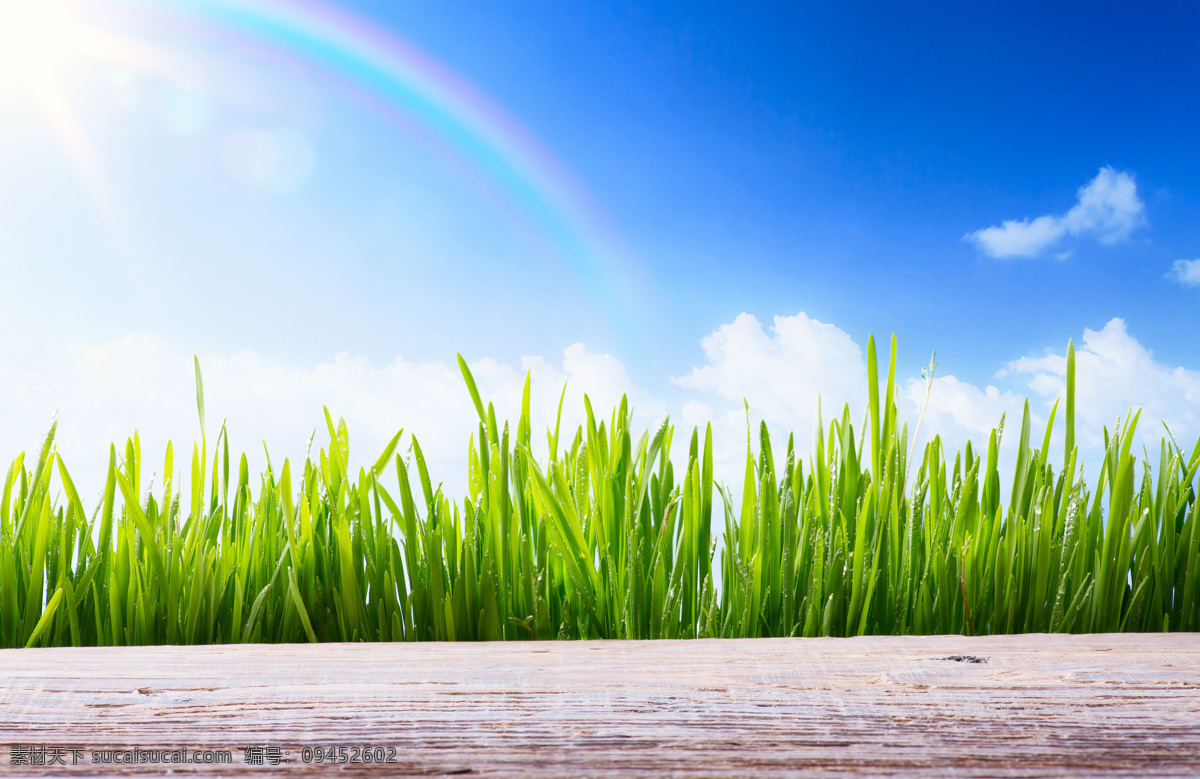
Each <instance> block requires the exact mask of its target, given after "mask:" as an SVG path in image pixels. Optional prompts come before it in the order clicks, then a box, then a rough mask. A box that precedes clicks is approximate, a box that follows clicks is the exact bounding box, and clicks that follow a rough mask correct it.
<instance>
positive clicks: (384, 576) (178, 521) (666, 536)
mask: <svg viewBox="0 0 1200 779" xmlns="http://www.w3.org/2000/svg"><path fill="white" fill-rule="evenodd" d="M460 365H461V367H462V371H463V376H464V379H465V382H466V388H467V391H469V392H470V394H471V397H472V399H473V401H474V404H475V407H476V409H477V410H478V412H479V428H478V432H477V433H476V434H475V435H473V436H472V438H471V441H470V445H469V456H468V463H467V467H468V470H469V480H468V483H469V485H470V487H469V493H470V494H469V495H467V496H465V497H464V498H461V499H457V500H455V499H452V498H451V497H450V496H447V495H444V494H442V492H441V491H440V490H437V489H434V487H433V484H434V481H433V480H432V479H431V476H430V474H429V473H428V471H427V469H426V467H425V462H424V459H423V457H422V455H421V448H420V445H419V443H418V442H417V441H416V440H415V439H410V445H409V447H408V449H410V450H411V457H410V458H407V459H406V458H404V457H402V456H400V455H399V454H398V453H397V451H398V449H400V446H399V444H400V440H401V434H400V433H397V434H396V436H395V438H393V439H392V441H391V443H390V444H389V445H388V446H387V448H386V449H385V451H383V452H382V453H381V454H380V456H379V457H378V459H377V460H376V461H375V463H374V465H373V466H372V467H371V468H370V469H360V470H359V471H358V472H357V473H352V472H350V470H349V468H348V466H347V463H348V462H349V444H348V441H349V436H348V433H347V430H346V427H345V424H344V423H342V422H340V421H339V422H338V423H335V422H334V421H333V419H332V418H331V417H330V416H329V414H328V412H327V413H326V423H327V427H328V432H329V438H330V441H329V445H328V447H327V448H325V449H322V450H320V452H319V454H318V455H317V456H316V457H312V458H309V459H308V460H306V462H304V463H303V464H302V465H297V466H296V467H293V466H292V464H291V463H289V462H286V461H285V462H284V463H283V464H282V466H281V467H279V468H277V469H276V468H273V467H272V466H271V465H270V463H268V465H267V470H266V472H265V473H263V474H262V475H261V476H255V477H254V478H253V480H252V478H251V475H250V473H249V471H248V467H247V461H246V458H245V456H244V455H243V456H241V457H240V458H231V456H230V452H229V444H228V439H227V438H226V437H225V435H224V431H223V430H222V432H221V434H220V435H219V436H218V437H217V439H216V442H215V443H214V444H212V445H211V447H210V442H208V441H205V440H202V441H200V442H197V443H196V444H195V445H194V446H193V449H192V452H191V457H190V463H189V465H188V467H189V469H190V471H189V473H190V478H188V479H187V481H186V484H187V485H188V486H187V494H181V491H180V490H176V489H175V484H176V483H177V482H178V483H182V482H183V480H182V479H180V478H179V475H178V471H177V468H176V460H175V455H174V452H173V449H172V447H171V446H170V445H168V447H167V451H166V454H165V458H164V461H163V463H162V465H163V468H162V473H164V474H175V476H174V477H173V478H168V479H166V481H165V483H164V484H163V485H161V486H160V488H159V490H158V491H157V492H154V493H152V492H151V490H150V489H149V488H148V485H147V484H146V483H145V482H144V481H143V474H144V472H145V471H146V470H148V468H147V467H146V461H145V460H144V459H143V454H142V452H141V447H140V444H139V441H138V438H137V435H136V434H135V435H134V437H133V438H132V439H130V440H129V441H128V442H127V443H126V445H125V447H124V449H123V451H122V450H118V449H117V448H116V447H115V446H114V447H113V448H112V449H111V451H110V464H109V468H108V476H107V485H106V488H105V491H104V494H103V496H102V498H101V499H100V500H99V501H98V503H97V505H96V508H95V510H93V511H90V512H89V511H88V510H87V509H86V508H85V504H84V503H83V501H82V499H81V497H80V495H79V494H78V493H77V491H76V489H75V487H74V485H73V483H72V481H71V478H70V475H69V473H68V470H67V467H66V465H65V463H63V461H62V459H61V458H60V457H58V455H57V453H56V452H55V450H54V446H53V443H54V428H53V427H51V429H50V432H49V434H48V435H47V437H46V441H45V443H44V444H43V446H42V448H41V450H40V452H38V454H37V459H36V461H35V462H31V461H27V460H26V459H25V457H24V455H21V456H18V457H17V458H16V460H15V461H14V462H13V464H12V466H11V467H10V468H9V470H8V474H7V476H6V478H5V482H4V491H3V495H2V496H0V646H3V647H23V646H25V647H32V646H56V645H77V646H79V645H81V646H89V645H129V644H197V643H232V642H302V641H413V640H418V641H425V640H448V641H454V640H495V639H509V640H520V639H550V638H564V639H569V638H686V637H697V636H700V637H754V636H789V635H797V636H829V635H832V636H846V635H862V634H937V633H962V634H991V633H1020V632H1109V631H1165V630H1197V629H1200V584H1198V583H1197V576H1198V574H1200V531H1198V530H1197V523H1198V521H1200V520H1198V517H1197V513H1198V511H1200V510H1198V509H1197V506H1198V505H1200V504H1198V502H1197V499H1196V474H1197V469H1198V468H1200V442H1197V445H1196V446H1194V447H1193V449H1192V451H1191V452H1190V453H1189V452H1188V451H1187V450H1186V449H1185V448H1183V447H1182V446H1180V445H1179V444H1177V443H1176V442H1175V441H1173V440H1171V439H1170V438H1167V439H1164V440H1163V442H1162V444H1161V447H1160V449H1159V452H1158V453H1157V458H1154V459H1153V460H1152V461H1151V460H1149V459H1144V458H1139V457H1138V456H1137V454H1136V453H1134V452H1132V451H1131V450H1132V442H1133V436H1134V431H1135V428H1136V425H1137V415H1136V414H1131V415H1130V416H1129V417H1127V418H1126V420H1124V421H1123V422H1122V423H1121V424H1120V425H1119V426H1118V427H1117V428H1116V429H1114V430H1112V431H1108V430H1105V431H1104V440H1105V442H1106V453H1105V455H1104V458H1103V465H1102V468H1101V470H1100V473H1099V474H1098V476H1097V480H1096V482H1095V484H1094V485H1093V486H1092V487H1091V488H1089V487H1088V486H1087V485H1086V484H1085V483H1084V482H1083V479H1082V476H1081V475H1080V474H1079V468H1078V463H1077V458H1078V450H1077V448H1076V446H1075V419H1074V416H1075V415H1074V384H1075V377H1074V349H1073V347H1072V348H1071V349H1069V350H1068V356H1067V393H1066V398H1065V404H1064V408H1063V409H1062V411H1063V414H1062V417H1063V419H1062V421H1061V424H1062V425H1063V428H1064V434H1063V438H1064V439H1065V446H1064V449H1063V451H1061V452H1058V453H1057V454H1059V455H1061V458H1062V459H1061V460H1060V459H1057V458H1055V457H1052V455H1053V454H1056V453H1052V452H1051V451H1050V441H1051V432H1052V430H1053V428H1054V424H1055V420H1056V416H1057V412H1058V407H1057V406H1056V407H1055V410H1054V411H1052V412H1051V414H1050V419H1049V423H1048V424H1047V426H1046V429H1045V431H1044V432H1042V434H1041V435H1040V437H1035V436H1036V431H1034V430H1031V429H1030V417H1029V409H1028V404H1026V408H1025V414H1024V418H1023V419H1022V420H1021V422H1020V427H1019V429H1018V430H1017V431H1016V432H1015V433H1014V432H1009V433H1008V435H1010V436H1011V435H1016V436H1017V437H1018V456H1017V460H1016V465H1015V471H1014V472H1013V473H1012V474H1011V475H1010V476H1011V478H1008V479H1006V483H1008V484H1011V485H1012V486H1011V492H1009V494H1008V495H1002V494H1001V491H1000V481H1001V480H1000V474H999V471H998V451H999V446H1000V439H1001V434H1002V432H1003V422H1001V425H1000V427H998V428H997V429H995V430H993V431H992V433H991V436H990V437H989V440H988V441H987V442H986V443H984V442H981V445H980V446H979V447H978V448H975V447H973V446H971V445H970V444H968V445H967V446H966V448H965V450H964V451H960V452H948V451H946V450H945V449H944V448H943V447H942V445H941V442H940V441H939V440H938V439H936V438H935V439H934V440H933V441H931V442H930V443H929V444H928V445H927V446H925V448H924V449H923V450H922V451H919V452H913V451H910V434H909V430H908V426H907V424H906V423H905V422H903V421H902V420H900V419H899V418H898V415H897V412H896V405H895V402H894V399H895V394H896V393H895V341H894V339H893V342H892V347H891V358H890V360H889V363H888V371H887V377H886V388H885V389H884V390H883V392H882V393H881V392H880V388H881V382H880V381H879V378H878V376H879V371H878V362H877V355H876V350H875V344H874V341H873V340H872V341H871V342H870V343H869V345H868V388H869V396H870V401H869V407H868V408H867V410H866V415H865V416H864V424H863V425H862V426H861V429H859V430H855V428H854V426H853V425H852V424H851V416H850V410H849V409H848V408H846V409H843V410H842V412H841V414H840V415H839V416H838V417H837V418H836V419H834V420H832V421H831V422H830V423H829V424H828V427H826V426H825V425H824V424H823V423H821V424H818V426H817V431H818V433H817V435H816V437H815V440H814V441H813V442H811V448H809V447H808V446H807V445H806V444H798V443H797V442H795V441H793V440H791V439H790V438H789V440H788V441H787V442H786V446H782V447H779V446H777V445H775V444H773V443H772V441H771V440H770V437H769V435H768V433H767V428H766V426H765V425H762V426H760V427H759V431H758V435H757V439H758V440H757V441H752V440H748V442H747V452H746V467H745V478H744V482H743V484H742V487H741V490H740V496H741V498H740V502H739V503H738V505H733V503H732V500H731V499H730V497H729V496H730V494H731V493H730V492H729V491H728V490H726V489H725V488H724V487H723V486H722V485H718V484H714V479H713V465H712V434H711V428H710V429H709V430H706V431H699V430H693V431H691V432H690V433H686V434H685V436H686V440H684V439H682V438H681V440H680V441H675V430H674V428H672V427H671V426H670V425H669V424H666V423H664V424H663V425H662V426H661V427H660V428H659V429H657V430H654V431H646V432H638V431H634V430H631V429H630V423H629V414H628V409H627V407H626V404H625V403H624V402H622V404H621V406H620V407H619V408H617V409H616V410H614V411H612V413H611V414H609V415H608V417H607V418H598V417H597V416H596V415H595V414H594V413H593V409H592V408H591V406H590V404H588V405H587V408H586V411H587V422H586V424H585V425H584V426H582V427H581V428H580V429H577V430H575V431H566V430H561V429H558V428H557V427H556V429H554V430H548V431H546V432H545V435H546V436H547V443H548V451H549V452H550V454H549V456H548V458H547V459H546V460H545V461H541V462H539V461H538V460H537V459H536V458H535V457H534V456H533V454H532V452H531V447H532V439H533V436H534V434H535V432H534V431H533V430H532V429H531V426H530V422H529V419H530V416H529V385H528V381H527V382H526V387H525V395H524V402H523V413H522V415H521V418H520V420H519V421H518V422H517V425H516V428H515V430H512V429H510V428H509V426H508V425H507V424H505V425H503V426H501V424H500V423H499V421H498V420H497V419H496V416H495V413H494V411H493V408H492V406H491V405H490V404H489V405H486V406H485V405H484V403H483V400H482V399H481V398H480V397H479V393H478V391H477V390H476V387H475V383H474V380H473V379H472V377H471V375H470V372H469V370H468V369H467V367H466V363H465V362H463V361H462V360H461V358H460ZM197 400H198V408H199V413H200V417H201V428H202V429H203V425H204V402H203V389H202V384H201V379H200V375H199V367H198V363H197ZM585 404H586V400H585ZM914 433H915V431H914ZM538 435H541V434H540V433H538ZM751 438H753V437H751ZM912 438H915V435H914V436H912ZM673 447H675V449H674V451H676V452H680V453H681V452H682V450H686V453H687V454H686V458H682V457H673V456H672V452H673ZM806 450H807V453H806ZM676 462H678V463H681V464H682V463H686V466H681V467H680V468H679V469H678V470H676V468H675V463H676ZM156 465H157V463H156ZM718 539H723V543H720V544H718V543H717V541H718Z"/></svg>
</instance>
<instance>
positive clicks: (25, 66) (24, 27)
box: [0, 0, 82, 91]
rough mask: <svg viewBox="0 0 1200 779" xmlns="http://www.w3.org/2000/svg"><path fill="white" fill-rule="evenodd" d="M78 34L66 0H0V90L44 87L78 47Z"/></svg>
mask: <svg viewBox="0 0 1200 779" xmlns="http://www.w3.org/2000/svg"><path fill="white" fill-rule="evenodd" d="M81 36H82V25H81V24H80V20H79V18H78V16H77V15H76V13H75V9H74V7H73V5H72V4H71V3H69V2H66V0H0V90H3V89H6V88H8V89H11V88H13V87H18V88H26V89H32V90H35V91H36V90H39V89H44V88H45V86H46V84H47V83H48V82H50V81H52V80H53V79H54V78H55V76H56V75H57V74H58V73H59V71H60V70H61V69H62V67H63V66H64V65H65V64H66V63H67V61H68V60H69V59H70V58H71V56H72V54H74V53H75V52H76V51H77V50H78V48H79V42H80V39H81Z"/></svg>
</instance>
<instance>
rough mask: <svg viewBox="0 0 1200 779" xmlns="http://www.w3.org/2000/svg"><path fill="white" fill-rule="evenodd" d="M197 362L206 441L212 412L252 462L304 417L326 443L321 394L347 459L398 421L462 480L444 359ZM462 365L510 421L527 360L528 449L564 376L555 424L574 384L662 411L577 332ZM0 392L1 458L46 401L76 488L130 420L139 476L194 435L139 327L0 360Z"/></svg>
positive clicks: (570, 417)
mask: <svg viewBox="0 0 1200 779" xmlns="http://www.w3.org/2000/svg"><path fill="white" fill-rule="evenodd" d="M200 363H201V369H202V371H203V374H204V388H205V406H206V415H207V423H208V439H209V442H210V446H211V445H212V442H213V441H214V440H215V438H216V434H217V431H218V430H219V429H220V425H221V421H222V419H226V420H228V430H229V435H230V442H231V451H232V452H235V453H237V452H241V451H246V453H247V456H248V459H249V460H250V465H251V469H252V470H254V469H256V468H261V467H262V466H263V464H264V457H263V449H262V443H261V442H262V441H265V442H266V443H267V445H268V446H269V447H270V451H271V459H272V462H273V463H274V464H275V466H276V467H277V468H278V467H280V465H281V463H282V461H283V458H284V457H289V458H291V459H292V461H293V463H295V462H296V461H297V460H302V459H303V457H304V449H305V443H306V441H307V439H308V436H309V435H310V434H311V433H312V432H313V430H314V428H316V438H315V439H314V444H313V451H314V452H315V451H316V450H317V448H319V447H321V446H325V445H327V441H328V434H327V432H326V429H325V421H324V415H323V412H322V406H328V407H329V410H330V413H331V414H332V415H333V417H334V419H335V421H336V419H337V417H338V416H343V417H345V419H346V424H347V427H348V429H349V431H350V444H351V446H350V451H351V459H352V461H353V465H354V466H355V467H358V466H360V465H367V464H370V463H371V462H373V461H374V459H375V457H377V456H378V454H379V452H380V451H381V450H382V448H383V447H384V445H386V443H387V441H388V440H389V439H390V438H391V437H392V436H393V435H394V434H395V433H396V431H397V430H399V429H400V428H402V427H403V428H404V429H405V431H406V436H405V438H404V439H403V444H402V445H403V446H404V447H405V448H407V446H408V441H409V436H408V435H407V434H415V435H416V436H417V437H418V439H419V440H420V442H421V448H422V450H423V452H424V454H425V457H426V460H427V461H428V465H429V469H430V474H431V476H432V477H433V478H434V480H435V481H437V480H444V481H445V482H446V488H447V490H448V493H449V494H451V495H456V496H458V495H462V494H464V493H465V490H466V452H467V441H468V437H469V436H470V435H471V434H472V433H474V432H475V431H476V429H477V424H478V417H477V415H476V413H475V409H474V406H473V405H472V403H471V400H470V396H469V395H468V393H467V389H466V385H465V384H464V382H463V379H462V376H461V374H460V373H459V370H458V366H457V365H455V364H454V363H452V362H451V363H449V364H445V363H442V362H427V363H411V362H407V361H405V360H404V359H403V358H401V357H397V358H396V359H395V360H393V361H392V362H391V363H389V364H387V365H382V366H379V365H374V364H372V363H371V361H370V360H368V359H367V358H365V357H361V356H353V355H350V354H347V353H341V354H338V355H336V356H335V357H334V358H333V360H332V361H330V362H322V363H319V364H317V365H314V366H311V367H304V368H299V369H289V368H284V367H282V366H279V365H272V364H269V363H267V362H265V361H264V360H263V359H262V358H261V357H260V356H259V355H258V354H256V353H255V352H253V351H250V350H245V351H242V352H238V353H236V354H231V355H206V356H202V357H201V358H200ZM471 369H472V371H473V373H474V376H475V379H476V382H477V383H478V385H479V390H480V394H481V395H482V397H483V399H484V403H485V404H486V403H487V402H489V401H494V402H495V405H496V415H497V418H498V419H499V420H500V421H501V424H503V423H504V420H506V419H507V420H510V422H511V424H512V425H513V426H514V427H515V425H516V420H517V418H518V416H519V414H520V402H521V390H522V387H523V384H524V380H525V371H526V370H530V371H531V373H532V395H531V413H532V416H533V423H534V433H535V435H534V447H535V450H538V451H539V452H544V450H545V446H546V444H545V441H546V437H545V435H544V432H543V431H544V430H545V428H546V426H552V425H553V424H554V421H555V416H556V413H557V410H558V400H559V393H560V392H561V390H562V386H563V382H564V381H566V382H567V386H568V390H567V397H566V402H565V403H564V407H563V425H564V429H566V430H568V431H573V429H574V427H575V426H576V425H578V424H579V423H580V422H581V421H582V419H583V400H582V397H583V393H584V392H588V393H589V394H590V396H591V399H592V403H593V407H594V408H595V409H596V412H597V413H598V414H604V415H607V413H608V412H609V410H610V409H611V408H613V407H614V406H615V405H616V404H617V403H618V402H619V401H620V397H621V395H622V394H623V393H628V394H629V396H630V403H631V404H632V405H633V408H634V412H635V417H634V421H635V424H636V425H638V426H641V427H650V426H653V425H655V424H656V422H657V421H658V420H659V419H660V418H661V416H662V415H663V414H665V411H666V408H665V406H664V405H663V404H662V403H661V402H659V401H655V400H654V399H653V398H651V397H650V396H649V395H647V394H646V393H645V392H643V391H641V390H639V389H638V388H637V387H635V386H634V385H633V384H632V382H631V380H630V378H629V375H628V373H627V372H626V370H625V368H624V366H623V365H622V364H621V363H620V362H619V361H618V360H617V359H616V358H615V357H613V356H611V355H607V354H595V353H591V352H588V351H587V349H586V348H585V347H584V346H583V345H582V344H575V345H573V346H571V347H569V348H568V349H566V350H565V351H564V355H563V360H562V362H561V365H555V364H554V363H551V362H549V361H547V360H545V359H543V358H541V357H525V358H523V359H522V361H521V365H520V366H511V365H505V364H502V363H498V362H497V361H495V360H491V359H483V360H479V361H477V362H475V363H473V364H472V365H471ZM0 404H2V405H3V406H4V408H5V409H6V413H5V414H4V415H3V416H2V417H0V454H2V456H3V457H4V458H10V457H12V456H13V455H15V454H16V452H18V451H21V450H24V451H26V452H32V450H34V449H35V448H36V446H37V445H38V443H39V436H40V434H41V432H42V430H43V429H44V428H45V426H46V424H47V423H48V422H49V420H50V417H51V415H52V414H53V413H54V411H55V410H56V409H61V411H60V413H59V417H58V418H59V432H58V436H57V446H58V450H59V452H60V453H61V454H62V455H63V458H64V459H65V460H66V462H67V464H68V467H69V468H71V471H72V475H73V477H74V478H75V480H76V482H77V484H78V486H79V487H80V489H81V494H83V492H86V494H87V495H90V496H95V495H97V494H99V491H100V490H101V488H102V487H103V484H102V482H101V474H102V473H103V469H104V467H105V465H106V464H107V461H108V444H109V442H116V443H117V444H118V449H119V451H120V452H123V451H124V442H125V439H126V438H127V437H128V436H130V435H131V434H132V432H133V431H134V430H135V429H136V430H138V431H139V437H140V439H141V441H142V451H143V455H144V457H145V458H146V462H147V468H146V470H145V478H147V479H148V478H149V476H150V474H151V473H152V472H155V471H157V472H159V478H158V483H161V471H162V463H163V460H162V458H163V452H164V451H165V447H166V442H167V440H173V441H174V442H175V447H176V470H180V469H181V468H183V466H186V465H187V462H188V460H186V459H185V456H186V457H190V450H191V447H190V443H191V442H192V441H193V440H196V439H198V437H199V422H198V420H197V415H196V407H195V384H194V379H193V370H192V357H191V355H189V354H185V353H181V352H179V351H178V350H176V349H174V348H173V347H172V346H171V345H169V344H168V343H166V342H165V341H163V340H161V339H159V338H157V337H155V336H153V335H140V334H139V335H130V336H127V337H125V338H123V339H121V340H119V341H116V342H113V343H108V344H103V345H100V346H95V347H89V348H84V349H77V350H74V351H71V352H68V353H66V354H64V355H61V359H60V360H57V361H56V363H55V367H54V368H51V369H47V368H43V369H41V370H34V369H28V368H25V369H18V368H17V367H16V366H15V365H13V364H11V363H9V364H7V365H6V364H5V363H0ZM514 432H515V431H514ZM29 456H33V455H32V453H31V454H30V455H29ZM235 467H236V463H235ZM185 476H186V472H185Z"/></svg>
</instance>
